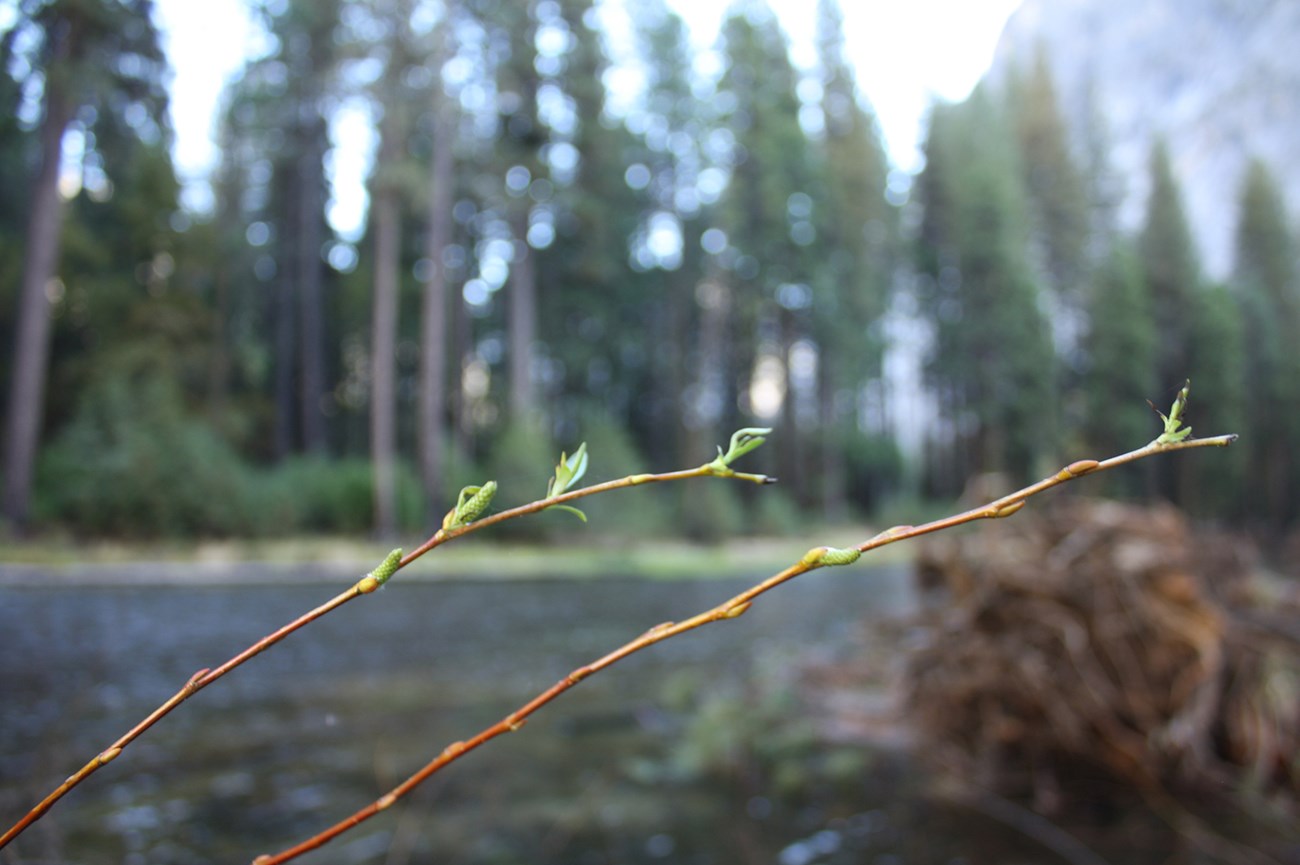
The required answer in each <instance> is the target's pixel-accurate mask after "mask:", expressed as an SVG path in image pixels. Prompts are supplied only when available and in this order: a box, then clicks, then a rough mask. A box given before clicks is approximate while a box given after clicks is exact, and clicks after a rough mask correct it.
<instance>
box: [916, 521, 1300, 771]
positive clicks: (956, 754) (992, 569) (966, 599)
mask: <svg viewBox="0 0 1300 865" xmlns="http://www.w3.org/2000/svg"><path fill="white" fill-rule="evenodd" d="M1239 549H1240V545H1239V544H1233V543H1229V542H1227V541H1226V540H1223V539H1216V538H1213V537H1207V536H1205V535H1204V533H1201V532H1198V531H1197V530H1194V529H1193V527H1191V526H1189V524H1188V523H1187V522H1186V521H1185V520H1184V519H1183V518H1182V516H1181V515H1180V514H1179V513H1178V512H1177V511H1176V510H1174V509H1172V508H1137V507H1132V506H1127V505H1121V504H1117V503H1113V502H1100V501H1088V500H1078V499H1075V500H1069V501H1064V502H1061V503H1060V504H1058V505H1057V506H1055V507H1054V508H1051V509H1049V510H1048V511H1046V512H1045V513H1043V514H1039V515H1035V514H1033V513H1030V512H1024V513H1022V514H1020V515H1019V516H1017V517H1016V518H1015V519H1014V520H1007V521H1005V522H1003V521H999V522H997V523H995V524H989V525H987V526H984V527H982V528H981V530H979V531H976V532H973V533H968V534H964V535H961V536H957V535H955V534H950V535H947V536H939V537H936V538H935V539H934V540H933V541H931V542H930V543H928V544H927V545H926V546H925V547H924V549H923V551H922V553H921V562H920V578H921V581H922V584H923V586H927V587H929V588H931V589H938V590H940V591H939V592H938V594H940V595H942V599H941V602H940V603H938V605H937V606H935V607H934V608H933V610H932V613H931V614H930V621H929V625H930V627H929V628H928V629H927V634H928V636H927V638H926V639H925V641H924V643H923V645H922V646H921V647H920V648H919V649H918V650H917V651H916V652H915V653H914V655H913V656H912V658H911V660H910V663H909V665H908V669H907V673H906V681H907V689H908V710H909V711H908V716H909V718H911V719H913V721H914V722H915V723H916V724H917V725H918V727H919V732H920V733H921V735H922V736H923V737H924V738H925V739H926V740H927V741H929V742H931V743H933V744H934V745H935V746H936V747H937V748H939V749H940V751H941V752H942V753H943V754H944V755H945V756H946V757H947V758H948V759H949V760H953V759H955V760H957V761H958V762H959V765H961V766H962V767H963V768H964V769H966V770H969V771H971V772H973V777H974V778H975V779H977V780H978V781H980V782H981V783H984V784H987V785H990V786H998V787H1001V788H1003V789H1008V788H1018V789H1019V790H1020V791H1021V792H1026V793H1028V792H1031V791H1033V792H1037V793H1040V794H1041V793H1042V792H1043V791H1044V789H1045V788H1051V789H1054V790H1060V789H1061V782H1062V781H1065V780H1066V779H1067V778H1069V777H1070V775H1071V774H1072V773H1073V772H1074V771H1076V770H1078V769H1080V768H1081V767H1089V768H1090V770H1091V771H1096V770H1100V772H1101V773H1103V774H1104V775H1106V776H1109V777H1111V778H1117V779H1119V780H1121V781H1124V782H1126V783H1129V784H1133V785H1136V786H1138V787H1139V788H1142V789H1151V788H1155V787H1164V788H1170V787H1174V786H1184V785H1188V784H1195V785H1197V786H1201V785H1204V784H1212V785H1215V786H1216V787H1218V786H1221V785H1230V786H1233V787H1240V786H1241V785H1242V784H1243V783H1246V784H1248V785H1250V786H1253V787H1254V788H1255V789H1258V790H1267V789H1274V790H1278V789H1280V790H1286V791H1289V792H1290V793H1295V792H1297V790H1300V653H1298V652H1297V646H1298V645H1300V641H1297V639H1296V633H1295V628H1296V624H1297V622H1300V617H1298V616H1296V615H1295V614H1296V612H1297V611H1298V610H1300V603H1298V602H1297V600H1298V599H1297V597H1296V595H1295V593H1294V592H1292V595H1291V597H1290V598H1289V599H1288V598H1286V597H1282V596H1278V595H1277V594H1276V593H1275V597H1273V598H1272V599H1269V600H1267V601H1265V600H1264V599H1262V598H1261V591H1262V590H1261V588H1260V585H1259V584H1257V583H1256V581H1254V580H1253V579H1252V578H1251V577H1250V576H1249V572H1250V570H1251V567H1250V563H1249V562H1248V561H1244V560H1243V557H1242V556H1241V555H1240V554H1239V552H1237V551H1238V550H1239ZM1292 586H1294V584H1292ZM930 594H931V596H932V599H933V595H934V594H935V592H931V593H930ZM1288 606H1289V607H1290V610H1289V612H1288V611H1287V609H1286V608H1287V607H1288Z"/></svg>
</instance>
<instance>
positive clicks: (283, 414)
mask: <svg viewBox="0 0 1300 865" xmlns="http://www.w3.org/2000/svg"><path fill="white" fill-rule="evenodd" d="M280 259H281V261H282V262H283V263H284V264H285V265H286V266H285V268H284V272H283V273H282V274H281V275H280V278H279V280H278V281H277V283H276V293H275V312H274V317H275V458H276V459H277V460H283V459H285V458H286V457H288V456H289V454H291V453H293V418H294V414H295V412H294V398H293V330H294V328H293V286H294V283H295V279H294V276H293V259H292V258H291V257H290V256H289V255H287V254H284V253H282V254H281V255H280Z"/></svg>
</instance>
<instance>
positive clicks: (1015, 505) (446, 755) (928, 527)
mask: <svg viewBox="0 0 1300 865" xmlns="http://www.w3.org/2000/svg"><path fill="white" fill-rule="evenodd" d="M1236 438H1237V437H1236V436H1235V435H1230V436H1217V437H1215V438H1205V439H1188V440H1185V441H1182V442H1177V443H1171V444H1163V445H1161V444H1156V443H1155V442H1152V443H1151V444H1149V445H1147V446H1146V447H1142V448H1138V449H1137V450H1134V451H1130V452H1128V453H1126V454H1121V455H1119V456H1116V457H1111V458H1110V459H1107V460H1103V461H1098V460H1079V461H1076V462H1073V463H1071V464H1070V465H1068V466H1066V467H1065V468H1063V469H1061V470H1060V471H1059V472H1057V473H1055V474H1054V475H1052V476H1051V477H1047V478H1044V479H1043V480H1041V481H1039V482H1038V483H1035V484H1031V485H1030V486H1027V487H1025V488H1023V489H1021V490H1018V491H1016V492H1014V493H1011V494H1010V495H1007V496H1003V497H1002V498H1000V499H996V500H994V501H992V502H989V503H988V504H985V505H981V506H979V507H976V508H971V509H970V510H968V511H964V512H962V513H960V514H956V515H954V516H950V517H944V518H943V519H939V520H934V521H932V522H929V523H925V524H923V525H919V526H895V527H894V528H892V529H889V530H887V531H884V532H881V533H880V534H878V535H876V536H875V537H873V538H871V539H869V540H867V541H864V542H863V543H861V544H860V545H858V546H857V548H856V549H857V550H858V551H859V552H866V551H868V550H872V549H876V548H877V547H883V546H885V545H887V544H891V543H895V542H897V541H902V540H906V539H908V538H915V537H919V536H921V535H926V534H930V533H932V532H937V531H942V530H943V529H948V528H952V527H953V526H958V525H962V524H964V523H970V522H974V521H976V520H982V519H999V518H1002V517H1008V516H1011V515H1012V514H1014V513H1016V512H1017V511H1019V510H1020V509H1021V508H1022V507H1023V506H1024V503H1025V501H1026V500H1027V499H1029V498H1030V497H1031V496H1035V495H1038V494H1039V493H1041V492H1044V491H1046V490H1049V489H1051V488H1052V487H1055V486H1060V485H1061V484H1064V483H1067V482H1069V481H1072V480H1074V479H1076V478H1079V477H1082V476H1083V475H1086V474H1092V473H1094V472H1099V471H1105V470H1107V469H1111V468H1115V467H1117V466H1120V465H1124V464H1125V463H1130V462H1134V461H1135V460H1139V459H1143V458H1145V457H1149V456H1152V455H1154V454H1157V453H1164V452H1167V451H1174V450H1186V449H1189V448H1198V447H1226V446H1227V445H1229V444H1231V443H1232V442H1233V441H1235V440H1236ZM498 516H500V515H498ZM828 552H832V551H831V550H829V548H827V547H816V548H814V549H812V550H809V551H808V553H807V554H806V555H804V557H803V558H802V559H800V560H799V561H798V562H796V563H795V564H793V565H791V566H790V567H788V568H786V569H785V570H783V571H781V572H780V573H777V574H774V575H772V576H771V577H768V578H767V579H766V580H763V581H762V582H760V583H758V584H756V585H754V586H751V587H750V588H748V589H746V590H745V591H743V592H741V593H740V594H738V595H736V596H735V597H733V598H731V599H730V600H727V601H724V602H723V603H721V604H719V605H717V606H716V607H713V608H712V609H709V610H706V611H704V612H702V613H699V614H697V615H695V616H692V617H691V618H689V619H686V620H684V621H681V622H664V623H663V624H661V625H656V626H655V627H653V628H651V629H650V630H648V631H646V632H645V633H644V634H642V635H641V636H639V637H637V638H636V639H634V640H631V641H630V642H628V643H625V644H624V645H622V646H620V647H619V648H617V649H615V650H614V651H612V652H610V653H609V654H607V655H605V656H604V657H602V658H600V659H599V660H596V661H593V662H592V663H590V664H587V665H586V666H583V667H579V668H577V669H576V670H574V671H573V672H571V673H569V675H567V676H565V677H564V678H563V679H560V680H559V681H558V682H556V683H555V684H554V685H552V686H551V687H549V688H547V689H546V690H545V691H542V692H541V693H540V694H538V695H537V696H535V697H533V698H532V699H531V700H529V701H528V702H527V703H524V704H523V705H522V706H520V707H519V708H518V709H516V710H515V711H513V712H511V713H510V714H509V715H507V716H506V717H505V718H503V719H501V720H500V721H498V722H497V723H495V724H493V725H491V726H489V727H487V728H485V729H483V730H481V731H480V732H479V733H478V734H477V735H475V736H474V737H472V738H470V739H467V740H465V741H458V742H452V743H451V744H450V745H448V746H447V747H446V748H444V749H443V750H442V752H441V753H440V754H438V756H437V757H434V758H433V759H432V760H430V761H429V762H428V763H426V764H425V765H424V766H423V767H422V768H421V769H420V770H419V771H417V772H416V773H415V774H414V775H411V776H410V777H409V778H407V779H406V780H405V781H403V782H402V783H401V784H398V785H397V786H396V787H394V788H393V789H392V790H389V791H388V792H387V793H385V794H384V795H383V796H380V797H379V798H378V799H376V800H375V801H374V802H371V803H370V804H369V805H367V806H365V807H364V808H362V809H361V810H359V811H357V812H356V813H354V814H352V815H351V816H349V817H346V818H344V819H343V820H340V821H339V822H337V823H335V824H334V825H333V826H330V827H329V828H327V829H325V830H324V831H322V832H320V833H318V834H316V835H313V836H312V837H310V838H308V839H307V840H305V841H303V842H301V843H299V844H296V845H294V846H293V847H290V848H288V849H286V850H282V851H281V852H279V853H276V854H273V855H272V854H264V855H262V856H258V857H257V858H256V859H254V860H253V865H280V863H283V862H288V861H290V860H292V859H296V858H298V857H299V856H302V855H303V854H305V853H309V852H311V851H312V850H315V849H317V848H318V847H321V846H323V845H325V844H326V843H328V842H329V841H331V840H333V839H334V838H337V837H338V836H339V835H342V834H343V833H344V832H347V831H348V830H350V829H352V828H353V827H355V826H358V825H360V824H361V823H364V822H365V821H367V820H369V819H370V818H371V817H374V816H375V815H376V814H378V813H380V812H381V811H384V810H386V809H388V808H390V807H391V806H392V805H393V804H394V803H395V802H397V800H399V799H401V798H402V797H403V796H405V795H406V794H407V793H410V792H411V791H412V790H414V789H415V788H416V787H418V786H420V785H421V784H423V783H424V782H425V781H427V780H428V779H429V778H430V777H432V776H433V775H434V774H436V773H437V772H439V771H440V770H442V769H443V768H444V767H446V766H448V765H450V764H451V763H454V762H455V761H456V760H458V759H460V758H461V757H462V756H464V755H465V754H468V753H469V752H470V751H473V750H474V749H475V748H478V747H479V746H480V745H482V744H484V743H486V742H489V741H491V740H492V739H495V738H496V737H497V736H500V735H502V734H504V733H510V732H514V731H516V730H518V729H520V728H521V727H522V726H523V725H524V723H525V722H527V720H528V718H529V717H530V716H532V715H533V714H534V713H536V712H537V711H538V710H540V709H541V708H542V707H543V706H546V705H547V704H548V703H550V702H551V701H553V700H555V699H556V698H557V697H559V696H560V695H561V694H563V693H564V692H565V691H568V690H569V689H570V688H572V687H573V686H574V685H576V684H578V683H579V682H581V681H582V680H583V679H586V678H587V677H589V676H591V675H594V674H595V673H598V672H600V671H601V670H603V669H605V668H606V667H609V666H611V665H613V664H614V663H616V662H617V661H620V660H622V659H623V658H626V657H627V656H628V655H631V654H634V653H636V652H639V651H641V650H642V649H645V648H648V647H649V646H653V645H654V644H656V643H660V642H663V641H664V640H667V639H670V638H672V637H676V636H678V635H679V634H684V633H686V632H687V631H692V630H694V629H696V628H699V627H701V626H703V625H707V624H710V623H712V622H716V621H719V620H722V619H734V618H737V617H738V616H741V615H743V614H744V613H745V611H746V610H748V609H749V608H750V606H751V604H752V603H753V601H754V599H755V598H757V597H758V596H759V595H762V594H764V593H766V592H769V591H771V590H772V589H774V588H776V587H777V586H779V585H782V584H783V583H786V582H789V581H790V580H792V579H794V578H795V577H797V576H799V575H800V574H804V573H807V572H808V571H811V570H816V569H817V568H820V567H824V566H826V565H827V564H829V563H828V562H826V560H825V558H824V557H825V555H826V554H827V553H828Z"/></svg>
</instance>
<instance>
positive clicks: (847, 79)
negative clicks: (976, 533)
mask: <svg viewBox="0 0 1300 865" xmlns="http://www.w3.org/2000/svg"><path fill="white" fill-rule="evenodd" d="M817 10H818V24H817V49H818V51H817V53H818V66H819V72H820V79H821V85H822V98H821V104H820V107H821V111H822V116H823V119H824V120H823V122H824V129H823V132H822V137H821V141H820V143H819V146H817V147H816V149H815V151H814V152H815V157H816V171H817V175H816V178H815V191H816V194H815V196H814V203H813V213H812V216H813V219H812V220H811V223H812V225H813V226H815V238H814V241H813V243H812V250H813V253H814V257H815V264H814V285H813V294H812V303H813V320H814V325H813V338H814V339H815V341H816V344H817V348H818V353H817V402H818V414H819V418H818V420H819V425H820V432H821V440H820V442H819V443H818V448H819V450H820V456H821V466H820V469H821V471H820V475H821V478H822V484H823V489H822V496H821V505H822V507H823V510H824V511H825V512H826V513H827V514H835V513H838V512H840V511H841V510H842V509H843V505H844V501H843V499H844V496H845V492H846V491H845V489H844V487H843V480H844V478H845V474H846V472H845V463H844V458H843V457H844V454H843V448H845V447H846V446H847V443H848V442H849V441H851V440H852V439H853V438H855V437H859V436H861V435H863V434H866V433H871V434H874V435H877V436H881V435H883V434H884V430H883V429H874V430H869V431H867V430H859V429H857V414H858V413H857V411H856V409H857V408H858V402H859V400H860V398H861V395H862V393H863V390H864V387H865V386H866V385H867V383H868V382H872V381H874V382H875V383H876V386H877V387H880V386H882V385H883V380H882V378H881V377H882V365H883V349H884V345H883V338H882V334H881V318H882V317H883V316H884V313H885V308H886V306H887V297H888V292H889V283H890V278H891V275H892V273H893V270H894V267H895V265H896V263H897V262H896V259H897V241H896V237H897V230H898V225H897V217H896V213H895V210H894V208H893V207H892V206H891V205H889V203H888V202H887V201H886V199H885V183H886V175H887V173H888V164H887V160H886V158H885V153H884V147H883V146H882V144H881V140H880V134H879V131H878V129H877V128H876V123H875V117H874V116H873V114H872V113H871V111H870V110H869V109H867V108H866V107H864V104H863V100H862V96H861V94H860V93H859V92H858V89H857V87H856V84H855V81H854V75H853V69H852V67H850V66H849V64H848V61H847V59H846V58H845V55H844V34H843V20H842V16H841V13H840V7H839V4H838V3H837V2H836V0H820V2H819V3H818V7H817Z"/></svg>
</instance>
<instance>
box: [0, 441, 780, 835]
mask: <svg viewBox="0 0 1300 865" xmlns="http://www.w3.org/2000/svg"><path fill="white" fill-rule="evenodd" d="M701 477H718V478H731V479H734V480H740V481H748V482H750V483H757V484H769V483H775V481H776V479H775V478H771V477H768V476H766V475H759V474H747V473H744V472H736V471H733V470H731V469H730V468H729V467H727V466H725V465H719V464H717V463H716V462H715V463H709V464H706V465H702V466H699V467H697V468H693V469H684V470H682V471H675V472H663V473H660V474H636V475H628V476H627V477H623V478H618V479H617V480H612V481H606V482H604V483H600V484H593V485H592V486H589V487H583V488H581V489H577V490H571V491H569V492H565V493H562V494H560V495H554V496H549V497H547V498H543V499H538V500H536V501H533V502H529V503H528V504H525V505H520V506H518V507H515V508H510V509H509V510H504V511H500V512H498V513H495V514H492V515H490V516H487V517H483V518H482V519H479V520H477V521H475V522H472V523H468V524H466V525H461V526H457V527H455V528H451V529H439V530H438V531H437V532H435V533H434V534H433V535H432V536H431V537H430V538H429V539H428V540H427V541H425V542H424V543H423V544H421V545H420V546H419V547H417V548H416V549H414V550H412V551H411V552H409V553H407V554H406V555H404V556H402V557H401V558H400V559H399V560H398V561H397V562H396V563H395V565H394V566H393V567H391V568H390V569H388V571H387V572H386V573H385V574H384V575H383V577H382V578H380V579H377V578H376V575H377V572H371V573H370V574H368V575H366V576H365V577H362V578H361V579H360V580H358V581H357V583H356V584H355V585H353V586H352V587H351V588H350V589H348V590H347V591H345V592H342V593H341V594H339V595H337V596H335V597H334V598H332V599H330V600H329V601H327V602H325V603H324V604H321V605H320V606H319V607H316V608H315V609H314V610H311V611H310V612H308V613H305V614H303V615H302V616H299V617H298V618H297V619H294V620H293V621H292V622H289V623H288V624H287V625H284V626H283V627H281V628H279V629H278V630H276V631H273V632H272V633H270V634H267V635H266V636H265V637H263V638H262V639H260V640H258V641H257V642H256V643H254V644H252V645H251V646H249V647H248V648H247V649H245V650H244V651H242V652H240V653H239V654H237V655H235V656H234V657H233V658H231V659H230V660H228V661H226V662H225V663H224V664H222V665H221V666H219V667H216V668H215V669H212V668H206V667H205V668H204V669H202V670H199V671H198V672H197V673H195V674H194V675H193V676H190V678H189V680H188V681H186V683H185V684H184V685H183V686H182V687H181V689H180V690H179V691H177V692H176V693H175V694H173V695H172V696H171V697H170V698H169V699H168V700H166V701H165V702H164V703H162V704H161V705H159V706H158V708H156V709H154V710H153V712H151V713H150V714H149V715H148V716H146V717H145V718H144V719H143V720H141V721H140V722H139V723H138V724H136V725H135V726H134V727H132V728H131V729H130V730H128V731H127V732H126V733H124V734H123V735H122V736H121V737H119V738H118V739H117V740H116V741H115V742H113V743H112V744H111V745H109V746H108V747H107V748H105V749H104V750H103V751H101V752H99V753H98V754H96V755H95V757H94V758H93V759H91V760H90V761H89V762H88V763H86V765H84V766H82V767H81V768H80V769H78V770H77V771H76V772H74V773H73V774H72V775H69V776H68V778H67V779H66V780H65V781H64V782H63V783H62V784H60V785H59V786H58V787H56V788H55V789H54V790H53V791H52V792H50V794H49V795H47V796H46V797H45V798H44V799H42V800H41V801H40V803H39V804H37V805H36V806H35V807H34V808H32V809H31V810H30V811H28V812H27V814H26V815H25V816H24V817H23V818H22V819H21V820H19V821H18V822H17V823H15V824H14V825H13V826H12V827H10V828H9V830H8V831H6V832H5V833H4V835H0V848H3V847H5V846H6V845H7V844H9V842H10V841H12V840H13V839H15V838H17V837H18V836H19V835H21V834H22V833H23V831H24V830H26V829H27V827H29V826H31V825H32V824H33V823H35V822H36V821H37V820H39V819H41V817H43V816H44V815H45V813H46V812H48V811H49V810H50V808H52V807H54V804H55V803H56V802H58V801H59V800H60V799H62V798H63V797H64V796H65V795H67V794H68V792H70V791H71V790H72V789H73V788H74V787H76V786H77V785H78V784H80V783H82V782H83V781H85V780H86V779H87V778H89V777H90V776H91V775H93V774H94V773H95V772H97V771H99V769H100V768H102V767H103V766H106V765H107V764H109V763H111V762H112V761H113V760H115V759H117V757H118V755H120V754H121V753H122V751H123V750H124V749H125V748H126V747H127V746H129V745H130V744H131V743H132V742H134V741H135V740H136V739H138V738H139V737H140V736H142V735H143V734H144V733H145V732H146V731H148V730H149V728H151V727H152V726H153V725H154V724H156V723H158V722H159V721H161V720H162V719H163V718H165V717H166V716H167V715H169V714H170V713H171V712H172V710H173V709H175V708H176V707H177V706H179V705H180V704H181V703H183V702H185V701H186V700H188V699H189V698H190V697H192V696H194V695H195V694H197V693H198V692H199V691H201V690H203V689H204V688H206V687H207V686H208V685H211V684H212V683H213V682H215V681H217V680H218V679H220V678H221V677H222V676H225V675H226V674H227V673H229V672H231V671H232V670H234V669H235V668H236V667H239V666H241V665H243V664H244V663H245V662H247V661H249V660H252V659H253V658H254V657H256V656H257V655H260V654H261V653H262V652H265V651H266V650H267V649H269V648H271V647H272V646H274V645H275V644H276V643H278V642H280V641H281V640H283V639H284V638H285V637H288V636H289V635H290V634H292V633H294V632H295V631H297V630H299V629H300V628H303V627H305V626H306V625H308V624H310V623H312V622H314V621H315V620H316V619H319V618H320V617H321V616H323V615H325V614H326V613H329V612H331V611H333V610H336V609H338V608H339V607H341V606H343V605H344V604H346V603H347V602H349V601H351V600H354V599H355V598H358V597H360V596H361V595H367V594H370V593H372V592H374V591H375V589H377V588H379V586H380V585H381V584H382V583H383V582H384V581H385V580H386V579H387V578H388V576H389V575H390V574H391V573H392V572H393V571H395V570H400V569H401V568H404V567H406V566H407V565H409V564H411V562H413V561H415V560H416V559H418V558H420V557H421V556H423V555H424V554H425V553H427V552H429V551H430V550H432V549H434V548H436V547H440V546H442V545H443V544H445V543H448V542H449V541H453V540H455V539H456V538H459V537H462V536H464V535H468V534H472V533H473V532H477V531H479V530H481V529H485V528H487V527H488V526H493V525H496V524H498V523H503V522H505V521H507V520H512V519H518V518H519V517H523V516H527V515H529V514H535V513H538V512H539V511H544V510H546V509H547V508H549V507H552V506H554V505H557V504H564V503H566V502H570V501H573V500H574V499H581V498H585V497H587V496H592V495H596V494H598V493H606V492H610V491H612V490H619V489H626V488H628V487H634V486H640V485H642V484H652V483H665V482H668V481H680V480H687V479H690V478H701Z"/></svg>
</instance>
